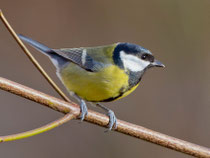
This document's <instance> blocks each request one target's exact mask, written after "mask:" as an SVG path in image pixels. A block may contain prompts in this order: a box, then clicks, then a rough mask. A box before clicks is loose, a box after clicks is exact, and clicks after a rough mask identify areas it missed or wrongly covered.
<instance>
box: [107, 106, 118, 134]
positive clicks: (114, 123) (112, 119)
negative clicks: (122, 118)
mask: <svg viewBox="0 0 210 158" xmlns="http://www.w3.org/2000/svg"><path fill="white" fill-rule="evenodd" d="M107 115H108V116H109V124H108V131H111V130H112V129H116V128H117V118H116V116H115V114H114V112H113V111H112V110H109V111H108V113H107Z"/></svg>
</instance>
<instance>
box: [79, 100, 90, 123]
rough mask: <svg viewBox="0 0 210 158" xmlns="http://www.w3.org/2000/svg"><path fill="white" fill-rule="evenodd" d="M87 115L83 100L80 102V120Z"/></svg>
mask: <svg viewBox="0 0 210 158" xmlns="http://www.w3.org/2000/svg"><path fill="white" fill-rule="evenodd" d="M87 114H88V109H87V105H86V103H85V101H84V100H80V116H79V118H80V120H81V121H83V120H84V119H85V116H86V115H87Z"/></svg>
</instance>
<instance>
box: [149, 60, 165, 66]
mask: <svg viewBox="0 0 210 158" xmlns="http://www.w3.org/2000/svg"><path fill="white" fill-rule="evenodd" d="M151 66H152V67H153V66H155V67H165V65H164V64H163V63H161V62H160V61H158V60H154V62H152V63H151Z"/></svg>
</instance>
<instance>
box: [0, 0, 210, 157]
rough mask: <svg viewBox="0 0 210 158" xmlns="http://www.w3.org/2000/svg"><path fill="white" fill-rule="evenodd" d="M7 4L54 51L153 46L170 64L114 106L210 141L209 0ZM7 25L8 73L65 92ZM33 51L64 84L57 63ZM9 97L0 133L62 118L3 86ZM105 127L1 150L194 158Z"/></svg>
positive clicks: (25, 30) (3, 1)
mask: <svg viewBox="0 0 210 158" xmlns="http://www.w3.org/2000/svg"><path fill="white" fill-rule="evenodd" d="M0 8H1V9H2V10H3V11H4V14H5V16H6V17H7V18H8V20H9V21H10V23H11V24H12V26H13V27H14V28H15V30H16V31H17V32H18V33H22V34H24V35H27V36H30V37H32V38H34V39H37V40H39V41H41V42H43V43H45V44H46V45H48V46H49V47H53V48H60V47H80V46H98V45H105V44H111V43H114V42H118V41H120V42H131V43H136V44H139V45H141V46H143V47H145V48H148V49H149V50H151V51H152V52H153V54H154V55H155V56H156V58H158V59H159V60H161V61H162V62H163V63H164V64H165V65H166V68H165V69H158V68H156V69H151V70H149V71H148V72H147V73H146V74H145V76H144V77H143V80H142V82H141V84H140V86H139V87H138V88H137V90H136V91H135V92H134V93H132V94H131V95H130V96H128V97H126V98H124V99H122V100H119V101H117V102H114V103H108V104H107V105H110V106H109V107H110V108H111V109H113V110H114V111H115V113H116V115H117V117H118V118H120V119H123V120H126V121H129V122H132V123H136V124H138V125H142V126H145V127H147V128H150V129H153V130H156V131H159V132H162V133H165V134H168V135H171V136H174V137H177V138H180V139H184V140H187V141H190V142H193V143H197V144H200V145H204V146H207V147H210V124H209V122H210V97H209V96H210V71H209V67H210V64H209V63H210V53H209V51H210V44H209V42H210V29H209V28H210V1H209V0H150V1H148V0H129V1H128V0H127V1H126V0H115V1H114V0H106V1H105V0H104V1H102V0H83V1H82V0H45V1H44V0H34V1H32V0H18V1H15V0H0ZM0 28H1V29H0V52H1V58H0V76H2V77H5V78H8V79H10V80H13V81H16V82H18V83H22V84H24V85H27V86H30V87H32V88H34V89H37V90H40V91H43V92H45V93H48V94H50V95H53V96H56V97H59V96H58V94H56V92H55V91H54V90H53V89H52V88H51V87H50V86H49V84H48V83H47V82H46V81H45V80H44V79H43V77H42V76H41V75H40V74H39V72H38V71H37V70H36V69H35V68H34V66H33V65H32V64H31V63H30V61H29V60H28V59H27V58H26V56H25V55H24V54H23V52H22V51H21V49H20V48H19V47H18V46H17V44H16V43H15V42H14V40H13V39H12V37H11V36H10V34H9V33H8V31H7V30H6V29H5V28H4V26H3V24H2V23H0ZM30 50H31V51H32V53H33V54H34V55H35V57H36V58H37V59H38V60H39V61H40V63H41V65H43V67H44V68H45V69H46V71H47V72H49V74H50V76H52V77H53V79H54V80H55V81H56V82H57V83H58V84H59V85H60V87H62V85H61V83H60V81H59V80H58V79H57V77H56V75H55V69H54V67H53V66H52V64H51V63H50V61H49V60H48V59H47V58H46V57H45V56H43V55H41V54H40V53H38V52H37V51H35V50H34V49H31V48H30ZM62 88H63V87H62ZM64 90H65V89H64ZM0 100H1V105H0V108H1V110H0V112H1V113H0V135H6V134H12V133H17V132H22V131H24V130H29V129H33V128H36V127H39V126H41V125H44V124H46V123H48V122H50V121H53V120H55V119H57V118H59V117H61V116H62V114H60V113H58V112H55V111H53V110H51V109H48V108H46V107H43V106H40V105H39V104H36V103H33V102H31V101H28V100H25V99H23V98H20V97H17V96H15V95H12V94H10V93H7V92H4V91H0ZM90 108H92V109H94V108H93V107H90ZM104 130H105V129H104V128H101V127H98V126H95V125H92V124H89V123H85V122H83V123H79V121H71V122H69V123H66V124H65V125H62V126H61V127H59V128H56V129H54V130H52V131H49V132H47V133H44V134H40V135H37V136H34V137H31V138H28V139H24V140H19V141H15V142H8V143H3V144H0V155H1V157H2V158H12V157H15V158H37V157H38V158H46V157H50V158H57V157H62V158H65V157H85V158H89V157H100V158H107V157H110V158H112V157H113V158H115V157H121V158H127V157H145V158H146V157H160V158H161V157H170V158H177V157H179V158H185V157H190V156H187V155H184V154H181V153H178V152H175V151H172V150H169V149H165V148H163V147H160V146H157V145H154V144H151V143H148V142H145V141H142V140H137V139H135V138H132V137H129V136H126V135H122V134H119V133H115V132H109V133H104Z"/></svg>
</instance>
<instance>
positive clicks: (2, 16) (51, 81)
mask: <svg viewBox="0 0 210 158" xmlns="http://www.w3.org/2000/svg"><path fill="white" fill-rule="evenodd" d="M0 19H1V20H2V22H3V23H4V25H5V27H6V28H7V29H8V31H9V32H10V33H11V35H12V37H13V38H14V39H15V41H16V42H17V43H18V44H19V46H20V47H21V48H22V50H23V52H24V53H25V54H26V55H27V56H28V58H29V59H30V61H31V62H32V63H33V64H34V65H35V66H36V68H37V69H38V70H39V71H40V73H41V74H42V75H43V76H44V77H45V79H46V80H47V81H48V82H49V83H50V85H51V86H52V87H53V88H54V89H55V90H56V91H57V92H58V94H59V95H60V96H61V97H62V98H63V99H64V100H66V101H70V100H69V98H68V97H67V96H66V95H65V94H64V93H63V92H62V91H61V90H60V88H59V87H58V86H57V85H56V84H55V82H54V81H53V80H52V79H51V78H50V77H49V75H48V74H47V73H46V72H45V71H44V69H43V68H42V67H41V65H40V64H39V63H38V62H37V60H36V59H35V58H34V57H33V55H32V54H31V53H30V52H29V50H28V49H27V48H26V46H25V45H24V44H23V42H22V41H21V40H20V38H19V37H18V36H17V34H16V33H15V31H14V30H13V28H12V27H11V25H10V24H9V22H8V21H7V19H6V18H5V16H4V14H3V12H2V11H1V9H0Z"/></svg>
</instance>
